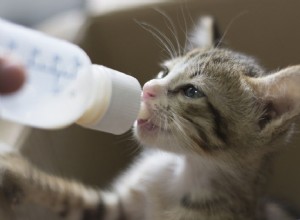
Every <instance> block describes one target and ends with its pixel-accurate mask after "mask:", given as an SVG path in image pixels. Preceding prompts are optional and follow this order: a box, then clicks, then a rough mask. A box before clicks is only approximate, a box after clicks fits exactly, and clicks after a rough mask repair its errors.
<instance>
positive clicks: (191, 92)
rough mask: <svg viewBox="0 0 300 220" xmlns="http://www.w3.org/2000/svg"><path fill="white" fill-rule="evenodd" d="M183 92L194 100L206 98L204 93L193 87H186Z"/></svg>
mask: <svg viewBox="0 0 300 220" xmlns="http://www.w3.org/2000/svg"><path fill="white" fill-rule="evenodd" d="M182 92H183V94H184V95H185V96H186V97H188V98H193V99H196V98H202V97H204V96H205V95H204V93H203V92H202V91H200V90H198V89H197V88H195V86H193V85H188V86H185V87H184V88H182Z"/></svg>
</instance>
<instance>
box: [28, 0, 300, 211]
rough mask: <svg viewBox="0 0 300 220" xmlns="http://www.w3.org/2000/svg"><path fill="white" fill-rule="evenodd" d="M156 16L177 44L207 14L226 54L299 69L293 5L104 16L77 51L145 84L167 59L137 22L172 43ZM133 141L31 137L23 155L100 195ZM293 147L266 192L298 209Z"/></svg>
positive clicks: (91, 135)
mask: <svg viewBox="0 0 300 220" xmlns="http://www.w3.org/2000/svg"><path fill="white" fill-rule="evenodd" d="M155 8H159V10H162V11H163V12H164V13H165V14H167V15H168V16H170V19H171V20H172V21H173V22H174V24H175V25H176V27H177V31H178V37H179V40H180V42H181V43H182V44H183V43H184V41H185V40H184V38H185V36H186V34H187V30H188V29H190V27H191V26H192V25H193V23H194V22H196V21H197V19H198V17H199V16H201V15H207V14H208V15H213V16H215V17H216V19H217V20H218V23H219V26H220V28H221V30H222V31H223V33H224V42H225V43H226V45H228V47H230V48H232V49H234V50H237V51H241V52H244V53H247V54H250V55H253V56H255V57H256V58H257V59H258V60H259V61H260V63H262V64H263V65H264V66H265V67H266V68H267V70H269V71H272V70H276V69H279V68H283V67H286V66H289V65H294V64H300V44H299V39H300V30H299V21H300V13H299V8H300V1H298V0H285V1H282V0H245V1H239V0H227V1H224V0H202V1H196V0H195V1H181V2H171V3H168V4H161V5H159V6H155V7H144V8H138V9H137V8H135V9H132V10H126V11H119V12H114V13H109V14H105V15H101V16H96V17H90V18H89V19H88V21H87V23H86V25H85V27H84V29H83V31H82V36H81V40H80V42H79V44H80V45H81V46H82V47H83V48H84V49H85V50H86V51H87V53H88V54H89V55H90V57H91V58H92V60H93V62H94V63H98V64H102V65H106V66H108V67H111V68H114V69H117V70H119V71H122V72H125V73H128V74H132V75H134V76H135V77H137V78H138V79H139V80H140V82H141V83H144V82H145V81H147V80H149V79H151V78H152V77H153V76H154V75H155V74H156V73H157V72H158V71H159V65H158V64H159V63H160V62H161V61H162V60H164V59H165V58H166V57H167V56H166V54H165V52H164V51H163V50H162V49H161V47H160V45H159V42H158V41H157V40H155V38H154V37H153V36H152V35H151V34H150V33H148V32H147V31H145V30H144V29H143V28H141V27H140V25H139V24H138V22H147V23H149V24H151V25H153V26H154V27H156V28H157V29H159V30H161V31H162V32H163V33H165V34H166V35H167V36H168V38H170V39H171V40H172V41H173V42H174V37H173V36H172V34H171V33H170V31H169V30H168V28H169V27H168V21H167V18H166V17H164V16H163V15H162V14H161V13H160V12H158V11H156V10H155ZM299 86H300V85H299ZM296 131H298V130H296ZM130 136H131V135H130V134H125V135H123V136H112V135H109V134H104V133H100V132H96V131H90V130H86V129H83V128H80V127H78V126H72V127H71V128H67V129H64V130H60V131H51V132H49V131H38V130H34V132H33V134H32V136H31V138H30V139H29V140H28V142H27V143H26V146H25V148H24V153H25V154H27V155H28V156H30V157H31V159H32V160H33V161H34V162H35V163H36V164H38V165H39V166H41V167H42V168H44V169H46V170H48V171H50V172H53V173H59V174H62V175H64V176H71V177H76V178H77V179H80V180H82V181H83V182H85V183H87V184H91V185H97V186H100V187H103V186H107V184H108V183H109V182H111V180H112V179H114V178H115V176H116V175H117V174H119V173H120V170H123V169H124V168H126V167H127V164H128V162H129V161H130V160H131V158H132V157H133V156H134V155H135V153H136V152H137V149H138V147H137V144H135V143H134V142H133V141H131V139H132V138H131V137H130ZM296 136H299V132H296ZM294 139H295V140H294ZM294 139H293V142H292V143H291V144H287V145H286V146H283V148H286V150H285V151H284V152H283V153H282V154H281V155H280V156H279V157H278V158H277V160H276V162H275V166H274V175H273V176H272V178H271V180H270V185H269V186H268V191H269V193H270V194H271V195H273V196H276V197H279V198H283V199H286V200H287V201H288V202H289V203H291V204H294V205H296V206H299V207H300V187H299V186H300V174H299V169H300V160H299V157H300V147H299V142H298V141H297V140H296V139H297V138H294ZM29 146H30V147H29ZM37 152H38V153H37Z"/></svg>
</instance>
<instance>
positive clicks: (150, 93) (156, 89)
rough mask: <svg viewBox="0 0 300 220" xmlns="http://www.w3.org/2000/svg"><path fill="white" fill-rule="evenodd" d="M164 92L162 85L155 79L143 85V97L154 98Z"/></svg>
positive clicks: (145, 98)
mask: <svg viewBox="0 0 300 220" xmlns="http://www.w3.org/2000/svg"><path fill="white" fill-rule="evenodd" d="M161 92H162V86H161V85H159V84H158V83H157V82H155V80H150V81H149V82H147V83H145V85H144V86H143V99H144V100H147V99H153V98H156V97H157V96H158V95H160V94H161Z"/></svg>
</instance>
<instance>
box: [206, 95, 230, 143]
mask: <svg viewBox="0 0 300 220" xmlns="http://www.w3.org/2000/svg"><path fill="white" fill-rule="evenodd" d="M207 106H208V108H209V110H210V112H211V113H212V114H213V116H214V131H215V134H216V136H217V137H218V138H219V139H220V140H221V141H222V142H223V143H227V137H226V134H225V133H224V131H222V127H224V126H226V124H225V123H226V122H225V120H224V119H223V118H222V116H221V114H220V113H219V111H218V110H217V109H216V108H215V107H214V106H213V105H212V104H211V103H210V102H209V101H208V100H207Z"/></svg>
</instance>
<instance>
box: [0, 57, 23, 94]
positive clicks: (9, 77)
mask: <svg viewBox="0 0 300 220" xmlns="http://www.w3.org/2000/svg"><path fill="white" fill-rule="evenodd" d="M24 81H25V70H24V68H23V66H22V65H21V64H20V63H18V61H16V60H15V59H14V58H10V57H3V56H1V57H0V95H5V94H9V93H12V92H16V91H17V90H18V89H20V88H21V87H22V85H23V84H24Z"/></svg>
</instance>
